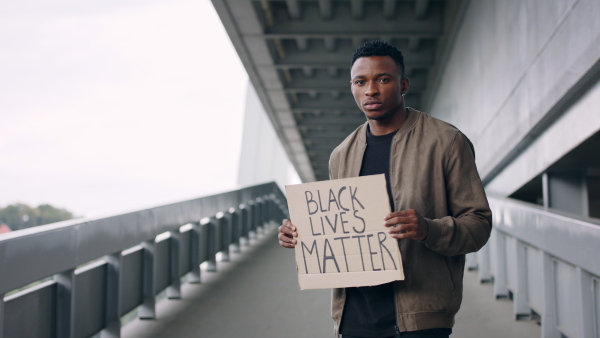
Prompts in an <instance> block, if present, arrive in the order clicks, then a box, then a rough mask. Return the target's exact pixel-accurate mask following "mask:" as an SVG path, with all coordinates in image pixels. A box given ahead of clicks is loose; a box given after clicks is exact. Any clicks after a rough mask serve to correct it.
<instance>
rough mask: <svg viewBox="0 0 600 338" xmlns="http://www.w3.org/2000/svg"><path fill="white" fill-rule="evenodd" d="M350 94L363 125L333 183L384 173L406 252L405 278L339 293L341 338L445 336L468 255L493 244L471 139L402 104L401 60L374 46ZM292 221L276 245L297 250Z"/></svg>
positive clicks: (345, 147) (358, 62)
mask: <svg viewBox="0 0 600 338" xmlns="http://www.w3.org/2000/svg"><path fill="white" fill-rule="evenodd" d="M350 87H351V90H352V95H353V96H354V99H355V101H356V104H357V105H358V107H359V108H360V109H361V110H362V111H363V112H364V113H365V115H366V117H367V122H366V123H365V124H363V125H361V126H360V127H359V128H358V129H356V131H354V132H353V133H352V134H350V135H349V136H348V137H347V138H346V139H345V140H344V141H343V142H342V143H341V144H340V145H339V146H338V147H337V148H335V149H334V151H333V152H332V154H331V158H330V161H329V174H330V178H331V179H338V178H347V177H355V176H362V175H373V174H381V173H383V174H385V176H386V180H387V184H388V186H387V189H388V194H389V198H390V205H391V207H392V210H393V212H392V213H391V214H389V215H382V218H383V220H384V225H385V226H386V227H388V228H389V230H388V231H389V233H390V236H391V237H393V238H396V239H397V242H398V246H399V247H400V251H401V253H402V264H403V266H404V275H405V280H404V281H396V282H392V283H387V284H383V285H377V286H373V287H358V288H345V289H334V290H333V298H332V317H333V320H334V322H335V325H334V330H335V334H336V335H338V334H341V335H342V337H343V338H353V337H403V338H418V337H422V338H425V337H428V338H442V337H448V336H449V335H450V334H451V333H452V330H451V328H452V326H453V324H454V316H455V314H456V313H457V312H458V309H459V307H460V303H461V300H462V278H463V271H464V263H465V256H464V255H465V254H466V253H469V252H474V251H477V250H479V249H480V248H481V247H482V246H483V245H484V244H485V243H486V242H487V240H488V238H489V235H490V232H491V226H492V214H491V211H490V209H489V206H488V202H487V198H486V196H485V192H484V190H483V185H482V183H481V179H480V178H479V174H478V173H477V168H476V167H475V155H474V150H473V146H472V144H471V142H470V141H469V140H468V139H467V137H466V136H465V135H463V134H462V133H461V132H460V131H459V130H458V129H456V128H455V127H454V126H452V125H450V124H447V123H445V122H443V121H440V120H438V119H435V118H433V117H430V116H428V115H426V114H424V113H422V112H419V111H417V110H415V109H412V108H407V107H405V104H404V94H406V92H407V91H408V89H409V80H408V79H407V78H405V77H404V59H403V56H402V53H401V52H400V51H399V50H398V49H396V48H395V47H394V46H391V45H389V44H387V43H386V42H383V41H371V42H367V43H365V44H364V45H363V46H361V47H359V48H358V49H357V50H356V51H355V52H354V55H353V56H352V69H351V82H350ZM296 236H297V234H296V228H295V227H294V225H293V224H292V222H291V221H289V220H284V221H283V224H282V225H281V227H279V236H278V237H279V243H280V245H281V246H283V247H285V248H293V247H294V246H295V244H296V239H295V237H296Z"/></svg>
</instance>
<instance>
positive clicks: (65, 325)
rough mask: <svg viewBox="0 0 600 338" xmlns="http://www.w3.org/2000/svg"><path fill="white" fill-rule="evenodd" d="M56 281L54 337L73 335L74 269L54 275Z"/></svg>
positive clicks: (64, 337)
mask: <svg viewBox="0 0 600 338" xmlns="http://www.w3.org/2000/svg"><path fill="white" fill-rule="evenodd" d="M54 280H55V281H56V337H58V338H71V337H74V336H75V332H74V331H75V319H74V317H75V316H74V315H75V312H74V310H75V297H74V294H75V286H76V285H75V269H69V270H67V271H63V272H61V273H58V274H56V275H54Z"/></svg>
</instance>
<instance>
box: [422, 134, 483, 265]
mask: <svg viewBox="0 0 600 338" xmlns="http://www.w3.org/2000/svg"><path fill="white" fill-rule="evenodd" d="M445 154H446V158H445V164H444V169H445V174H446V177H445V178H446V182H445V184H446V194H447V201H448V212H449V216H446V217H442V218H439V219H426V221H427V223H428V224H429V233H428V235H427V237H426V238H425V240H423V242H424V243H425V244H426V245H427V247H428V248H429V249H431V250H433V251H436V252H438V253H440V254H442V255H446V256H454V255H461V254H466V253H469V252H475V251H477V250H479V249H481V247H483V246H484V245H485V243H486V242H487V240H488V238H489V237H490V233H491V230H492V212H491V211H490V207H489V205H488V201H487V197H486V196H485V191H484V189H483V184H482V183H481V179H480V178H479V174H478V172H477V167H476V166H475V152H474V150H473V145H472V144H471V142H470V141H469V139H468V138H467V137H466V136H465V135H464V134H462V133H461V132H459V131H457V133H456V134H455V135H454V140H453V141H452V142H451V143H450V146H449V148H448V149H447V151H446V152H445Z"/></svg>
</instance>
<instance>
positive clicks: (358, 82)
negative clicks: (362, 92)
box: [354, 80, 365, 85]
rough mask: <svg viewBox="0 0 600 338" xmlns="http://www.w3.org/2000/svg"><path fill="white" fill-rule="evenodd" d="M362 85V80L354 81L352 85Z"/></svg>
mask: <svg viewBox="0 0 600 338" xmlns="http://www.w3.org/2000/svg"><path fill="white" fill-rule="evenodd" d="M363 83H365V81H363V80H356V81H354V84H357V85H361V84H363Z"/></svg>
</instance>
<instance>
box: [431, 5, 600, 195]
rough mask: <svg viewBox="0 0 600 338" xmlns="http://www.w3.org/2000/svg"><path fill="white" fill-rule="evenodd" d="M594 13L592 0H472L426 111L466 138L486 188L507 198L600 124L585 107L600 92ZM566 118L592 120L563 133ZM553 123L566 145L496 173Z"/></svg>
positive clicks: (599, 29)
mask: <svg viewBox="0 0 600 338" xmlns="http://www.w3.org/2000/svg"><path fill="white" fill-rule="evenodd" d="M599 17H600V1H597V0H553V1H548V0H522V1H484V0H472V1H470V3H469V8H468V10H467V13H466V15H465V19H464V21H463V24H462V27H461V28H460V31H459V34H458V36H457V38H456V43H455V45H454V48H453V50H452V52H451V53H450V56H449V58H448V59H447V64H446V66H445V69H444V72H443V73H442V77H441V79H440V81H441V82H440V86H439V89H438V92H437V93H434V96H433V97H434V99H433V100H432V102H431V104H430V105H429V109H428V113H430V114H431V115H433V116H435V117H438V118H440V119H442V120H445V121H448V122H450V123H452V124H454V125H456V126H457V127H458V128H460V129H461V130H462V131H463V132H464V133H465V134H466V135H467V136H468V137H469V138H470V139H471V141H473V143H474V144H475V148H476V152H477V165H478V168H479V172H480V174H481V176H482V178H484V180H485V181H486V183H488V184H487V188H488V190H492V192H496V193H499V194H502V195H508V194H510V193H511V192H513V191H514V189H517V188H518V187H520V186H521V185H523V184H524V183H526V182H527V181H529V180H530V179H531V178H533V177H535V175H537V174H539V173H540V172H541V171H543V169H545V168H546V167H547V165H549V164H550V163H552V162H554V161H556V160H557V159H558V158H560V157H561V156H562V155H564V154H565V153H566V152H568V151H569V150H570V149H572V147H574V146H575V145H577V144H579V143H580V142H581V141H583V140H584V139H586V138H587V137H589V136H590V135H592V134H593V133H594V132H595V131H597V130H598V128H599V127H600V112H599V109H598V107H599V106H598V105H595V106H593V105H592V103H594V104H597V102H598V101H597V98H596V96H597V94H596V93H597V92H598V94H600V92H599V90H600V89H599V88H598V86H594V82H597V80H598V74H599V73H600V72H599V71H598V68H600V66H599V64H600V63H599V60H600V20H598V18H599ZM592 92H593V93H592ZM585 100H587V101H586V102H584V103H582V101H585ZM577 105H579V108H577V109H575V108H574V107H575V106H577ZM590 108H591V109H593V110H592V111H585V110H586V109H590ZM575 111H577V112H576V113H575ZM569 114H571V115H572V116H571V119H570V120H572V121H571V122H570V123H575V122H574V121H576V120H578V119H581V118H586V119H592V120H591V122H590V123H591V125H588V126H583V127H582V129H581V130H577V129H576V130H572V129H566V127H567V126H569V124H568V123H567V122H565V121H564V120H565V116H566V115H569ZM574 115H577V116H574ZM567 120H568V119H567ZM561 123H565V124H564V126H561ZM551 129H553V130H559V131H560V130H562V131H563V133H564V134H567V135H563V136H561V137H560V140H561V142H562V143H564V144H568V146H562V147H559V148H560V149H558V150H557V151H553V150H556V149H553V146H554V145H556V144H557V143H558V142H546V143H542V144H538V150H539V151H542V152H544V159H543V163H542V159H540V158H538V157H536V154H530V156H533V157H532V158H530V159H529V160H528V162H529V164H528V165H529V166H530V165H531V163H532V162H534V164H535V167H536V168H535V169H531V168H529V169H528V168H525V167H520V168H513V169H512V172H511V174H510V177H506V175H504V177H503V178H502V173H503V172H506V171H507V170H511V166H514V165H515V162H518V161H519V158H520V157H521V155H522V154H523V152H524V151H527V149H529V148H530V147H531V145H532V144H533V143H532V142H534V141H536V140H539V139H540V138H543V136H544V134H545V133H547V132H548V131H549V130H551ZM565 142H566V143H565ZM538 143H539V142H538ZM521 162H523V161H521ZM498 179H501V181H502V182H503V183H506V182H511V184H510V187H507V186H502V185H501V184H498V182H499V181H497V180H498ZM494 181H497V182H496V183H495V184H494ZM494 187H495V188H499V189H495V188H494Z"/></svg>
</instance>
